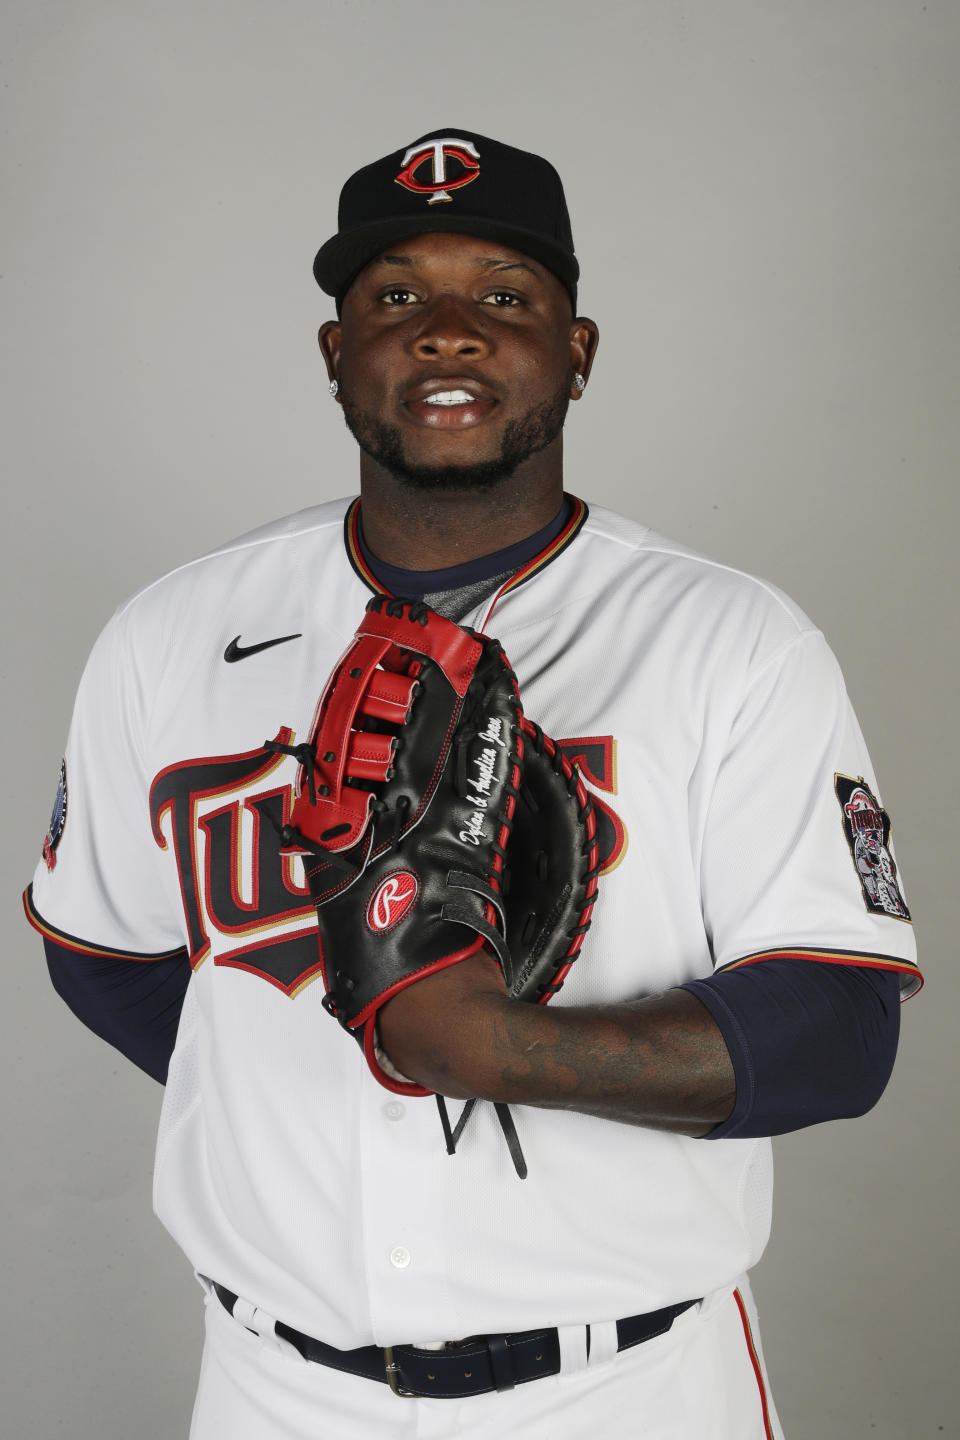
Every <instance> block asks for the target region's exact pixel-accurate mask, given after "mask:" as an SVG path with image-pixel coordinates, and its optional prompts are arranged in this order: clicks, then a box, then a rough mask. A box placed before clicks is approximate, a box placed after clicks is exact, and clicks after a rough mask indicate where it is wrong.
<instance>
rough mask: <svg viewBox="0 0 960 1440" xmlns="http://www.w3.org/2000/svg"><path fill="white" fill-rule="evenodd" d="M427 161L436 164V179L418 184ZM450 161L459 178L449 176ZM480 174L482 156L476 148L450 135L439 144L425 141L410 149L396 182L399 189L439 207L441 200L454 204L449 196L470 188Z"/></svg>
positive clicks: (433, 172) (466, 141) (434, 175)
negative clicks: (455, 191)
mask: <svg viewBox="0 0 960 1440" xmlns="http://www.w3.org/2000/svg"><path fill="white" fill-rule="evenodd" d="M428 160H432V161H433V170H432V174H433V179H432V180H431V181H424V180H418V179H417V171H418V170H420V169H421V168H422V167H423V166H424V165H425V164H426V163H427V161H428ZM451 160H453V161H454V162H455V163H456V164H457V165H458V166H459V167H460V173H459V174H457V172H456V171H454V172H453V173H452V174H448V173H447V165H448V161H451ZM479 173H480V155H479V152H478V150H477V148H476V146H475V145H473V144H471V142H470V141H469V140H460V139H459V138H458V137H457V136H456V135H447V136H444V137H443V138H442V139H440V140H425V141H423V142H422V143H421V144H419V145H411V147H410V149H409V150H408V151H407V152H406V154H405V155H404V157H403V169H402V170H401V171H400V174H399V175H397V176H396V177H395V179H396V182H397V184H398V185H402V186H404V188H405V189H407V190H412V191H413V193H414V194H415V195H429V196H430V199H429V200H428V201H427V204H428V205H436V204H437V202H438V201H441V200H452V199H453V196H452V195H451V194H450V193H449V192H450V191H451V190H459V189H460V188H461V187H462V186H463V185H469V184H470V181H471V180H476V178H477V176H478V175H479Z"/></svg>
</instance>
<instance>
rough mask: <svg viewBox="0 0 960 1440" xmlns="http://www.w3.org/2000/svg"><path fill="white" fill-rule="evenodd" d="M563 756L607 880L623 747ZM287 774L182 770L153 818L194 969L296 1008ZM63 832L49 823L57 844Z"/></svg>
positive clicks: (244, 766)
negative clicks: (271, 991)
mask: <svg viewBox="0 0 960 1440" xmlns="http://www.w3.org/2000/svg"><path fill="white" fill-rule="evenodd" d="M478 738H479V740H480V745H481V750H480V753H479V754H478V756H477V757H476V760H477V763H476V765H475V767H474V770H473V772H472V779H473V781H474V785H473V787H472V793H473V794H474V795H475V800H474V804H473V805H472V806H471V807H470V809H471V812H472V813H473V814H474V815H476V817H477V820H478V822H479V823H482V820H483V817H484V815H485V814H487V813H488V810H487V806H486V804H485V803H484V804H481V803H480V802H481V801H486V799H487V797H488V793H490V792H489V791H488V786H490V785H491V783H492V772H490V773H488V767H489V765H490V763H491V762H492V754H491V755H489V756H488V755H485V754H484V753H483V752H484V750H486V749H487V748H488V747H489V748H490V750H491V752H493V753H496V754H499V753H500V749H499V745H498V736H497V735H496V734H495V732H494V728H493V727H490V726H488V728H487V731H486V733H485V734H484V735H482V736H480V737H478ZM276 740H277V742H278V743H280V744H283V745H287V744H290V743H291V741H292V740H293V735H292V732H291V731H290V730H288V729H287V728H286V727H284V728H282V729H281V730H279V731H278V733H277V736H276ZM557 745H558V747H559V748H560V749H561V750H562V751H563V753H564V755H566V757H567V759H568V760H569V761H570V763H571V764H573V765H576V766H577V768H578V770H579V771H580V774H581V775H582V776H583V779H584V781H585V782H586V783H587V785H588V787H589V789H590V793H591V797H592V799H593V805H594V809H595V811H596V814H597V839H598V842H599V848H600V865H601V871H602V873H606V872H607V871H609V870H612V869H614V868H615V867H616V866H617V865H619V863H620V861H621V859H622V858H623V855H624V853H625V851H626V846H627V836H626V832H625V830H624V826H623V823H622V822H621V820H620V818H619V816H618V815H617V813H616V811H615V810H614V809H613V808H612V806H611V805H610V804H608V803H607V802H606V800H605V799H601V796H609V797H611V798H612V797H613V796H615V795H616V794H617V763H616V742H615V741H614V739H613V737H612V736H610V735H589V736H580V737H578V738H576V739H569V740H558V741H557ZM291 764H292V762H291V761H289V760H288V759H287V757H286V756H284V755H282V754H276V753H273V752H268V751H264V750H263V748H262V747H261V748H258V749H256V750H248V751H244V752H243V753H240V754H235V755H204V756H199V757H196V758H193V759H189V760H181V761H178V762H177V763H175V764H173V765H168V766H167V767H166V768H165V769H164V770H161V771H160V773H159V774H158V775H157V776H156V778H155V779H154V782H153V785H152V787H151V791H150V815H151V821H152V824H153V834H154V838H155V840H156V842H157V845H158V846H159V847H160V849H161V850H163V851H165V852H167V854H168V855H169V856H170V859H171V862H172V864H173V866H174V869H175V871H176V876H177V880H178V882H179V888H180V895H181V900H182V904H183V913H184V936H185V939H186V943H187V949H188V953H189V956H190V963H191V964H192V965H193V966H194V968H195V969H196V968H198V967H199V966H200V965H202V964H203V963H204V962H205V961H206V962H208V963H210V962H212V964H213V965H214V966H217V967H220V966H227V967H229V968H232V969H236V970H244V971H246V972H247V973H248V974H250V975H256V976H257V977H258V978H259V979H261V980H267V981H269V982H270V984H271V985H276V986H277V988H278V989H280V990H282V991H283V992H284V993H285V994H287V995H289V996H291V997H293V996H295V995H298V994H300V992H301V991H302V990H303V989H304V987H305V986H307V985H309V984H310V982H311V981H312V980H314V979H315V978H316V977H317V976H318V975H319V974H320V973H321V956H320V945H319V935H318V931H317V912H316V910H315V909H314V907H313V903H312V901H311V899H310V892H309V890H308V888H307V886H306V884H305V882H304V878H303V872H302V866H301V864H300V861H299V860H298V859H297V858H296V857H294V856H284V855H281V854H280V846H279V842H278V838H277V837H278V835H279V832H280V831H281V829H282V828H283V826H284V825H287V824H289V823H290V813H291V810H292V807H293V787H292V785H291V784H290V783H289V779H288V778H286V777H288V776H289V774H290V770H291ZM64 788H65V787H64ZM843 798H844V799H846V798H847V796H846V795H844V797H843ZM65 804H66V801H65V797H64V801H63V807H64V808H65ZM58 808H60V807H59V806H58ZM57 828H58V826H57V822H56V820H54V822H53V830H54V838H56V831H57ZM62 828H63V825H62V818H61V821H60V823H59V829H60V830H62ZM470 828H472V827H470ZM418 894H419V881H418V879H417V877H416V875H415V874H412V873H411V872H410V871H407V870H395V871H393V872H392V873H391V874H389V875H386V876H384V878H383V880H381V881H380V883H379V884H378V885H377V886H376V888H375V889H374V890H373V893H372V894H371V896H370V898H369V900H368V901H367V905H366V907H365V910H364V913H365V914H366V916H367V923H368V924H369V925H370V928H371V929H372V930H373V931H374V932H376V933H383V932H384V931H386V930H389V929H392V927H393V926H395V925H397V924H399V923H400V921H401V920H403V919H404V917H405V916H407V915H409V914H410V913H411V911H412V909H413V906H414V903H415V901H416V899H417V896H418ZM888 904H889V900H888Z"/></svg>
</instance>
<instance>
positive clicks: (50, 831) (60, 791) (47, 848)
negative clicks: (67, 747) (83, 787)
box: [43, 760, 67, 870]
mask: <svg viewBox="0 0 960 1440" xmlns="http://www.w3.org/2000/svg"><path fill="white" fill-rule="evenodd" d="M66 823H67V762H66V760H61V761H60V781H59V784H58V785H57V798H56V800H54V802H53V814H52V815H51V816H50V824H49V825H48V826H47V833H46V835H44V837H43V858H44V860H45V861H46V862H47V869H48V870H52V869H53V867H54V866H55V865H56V863H57V846H58V845H59V844H60V837H61V836H62V834H63V828H64V826H65V825H66Z"/></svg>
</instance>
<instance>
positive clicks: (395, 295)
mask: <svg viewBox="0 0 960 1440" xmlns="http://www.w3.org/2000/svg"><path fill="white" fill-rule="evenodd" d="M380 298H381V299H382V300H383V301H385V303H386V304H387V305H410V304H411V303H412V302H413V301H414V300H415V299H416V298H417V297H416V296H415V295H414V293H413V291H412V290H406V289H405V288H404V287H403V286H402V285H397V286H395V287H394V288H393V289H392V290H387V291H386V293H385V294H384V295H382V296H381V297H380Z"/></svg>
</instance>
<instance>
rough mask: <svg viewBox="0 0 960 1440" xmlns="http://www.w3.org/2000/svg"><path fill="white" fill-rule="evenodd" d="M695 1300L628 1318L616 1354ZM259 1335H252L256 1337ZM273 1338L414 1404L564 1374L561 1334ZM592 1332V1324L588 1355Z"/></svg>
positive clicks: (287, 1333) (620, 1324)
mask: <svg viewBox="0 0 960 1440" xmlns="http://www.w3.org/2000/svg"><path fill="white" fill-rule="evenodd" d="M213 1288H214V1290H215V1292H216V1294H217V1297H218V1299H219V1300H220V1303H221V1304H222V1305H223V1307H224V1309H225V1310H228V1311H229V1312H230V1314H231V1315H232V1314H233V1307H234V1305H236V1303H237V1296H236V1295H234V1294H233V1292H232V1291H231V1290H227V1289H226V1288H225V1287H224V1286H223V1285H217V1284H216V1283H215V1282H214V1285H213ZM697 1304H699V1301H698V1300H683V1301H681V1303H680V1304H679V1305H667V1306H666V1307H665V1308H664V1309H663V1310H652V1311H651V1312H650V1314H649V1315H631V1316H630V1317H629V1318H628V1319H626V1320H618V1321H617V1349H618V1350H629V1349H630V1347H631V1346H633V1345H642V1344H643V1342H644V1340H652V1339H653V1338H654V1336H656V1335H663V1334H665V1332H666V1331H667V1330H669V1329H670V1326H671V1325H672V1324H673V1322H674V1320H676V1318H677V1316H678V1315H682V1314H683V1312H684V1310H689V1309H690V1307H691V1305H697ZM253 1333H255V1332H253ZM276 1333H277V1335H278V1336H279V1337H280V1339H282V1340H286V1341H288V1342H289V1343H290V1344H291V1345H292V1346H293V1348H294V1349H295V1350H297V1351H299V1353H300V1354H301V1355H302V1356H303V1358H304V1360H312V1361H314V1362H315V1363H316V1364H318V1365H329V1366H330V1367H331V1368H332V1369H334V1370H345V1371H346V1372H347V1374H348V1375H362V1376H365V1377H366V1379H368V1380H379V1381H380V1382H381V1383H382V1384H384V1385H389V1386H390V1388H391V1390H392V1391H393V1392H394V1394H395V1395H404V1396H408V1397H411V1398H415V1397H417V1396H440V1397H442V1398H445V1399H451V1400H452V1399H461V1398H463V1397H465V1396H468V1395H483V1394H486V1393H487V1392H488V1391H490V1390H512V1389H513V1387H514V1386H515V1385H520V1384H523V1382H524V1381H526V1380H540V1379H541V1378H542V1377H543V1376H545V1375H558V1374H559V1373H560V1339H559V1336H558V1335H557V1332H556V1330H524V1331H522V1332H521V1333H519V1334H516V1335H474V1336H472V1337H471V1338H470V1339H469V1340H462V1341H456V1342H455V1341H449V1342H448V1343H447V1344H446V1345H445V1346H444V1347H443V1349H442V1350H421V1349H419V1348H418V1346H416V1345H393V1346H388V1347H387V1349H385V1350H381V1349H380V1348H379V1346H377V1345H362V1346H361V1347H360V1348H359V1349H357V1350H337V1349H335V1348H334V1346H333V1345H326V1344H324V1342H323V1341H322V1340H314V1339H313V1338H312V1336H310V1335H301V1333H300V1331H299V1330H293V1329H291V1328H290V1326H289V1325H284V1324H283V1323H282V1322H281V1321H279V1320H278V1321H277V1325H276ZM589 1346H590V1327H589V1326H587V1352H588V1354H589Z"/></svg>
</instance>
